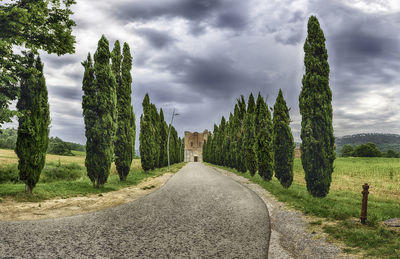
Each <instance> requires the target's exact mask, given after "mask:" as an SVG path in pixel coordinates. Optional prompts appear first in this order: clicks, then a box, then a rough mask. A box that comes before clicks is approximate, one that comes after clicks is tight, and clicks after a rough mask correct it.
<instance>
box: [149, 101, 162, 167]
mask: <svg viewBox="0 0 400 259" xmlns="http://www.w3.org/2000/svg"><path fill="white" fill-rule="evenodd" d="M151 123H152V125H153V127H154V135H153V145H154V146H153V148H154V168H159V167H161V165H160V154H161V137H160V128H161V123H160V115H159V114H158V110H157V108H156V106H155V105H154V104H151ZM154 168H153V169H154Z"/></svg>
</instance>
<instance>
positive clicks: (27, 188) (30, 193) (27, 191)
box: [25, 184, 33, 195]
mask: <svg viewBox="0 0 400 259" xmlns="http://www.w3.org/2000/svg"><path fill="white" fill-rule="evenodd" d="M32 190H33V189H32V188H31V187H30V186H29V185H27V184H26V185H25V192H26V193H27V194H29V195H32Z"/></svg>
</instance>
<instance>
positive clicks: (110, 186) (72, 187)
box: [0, 149, 185, 202]
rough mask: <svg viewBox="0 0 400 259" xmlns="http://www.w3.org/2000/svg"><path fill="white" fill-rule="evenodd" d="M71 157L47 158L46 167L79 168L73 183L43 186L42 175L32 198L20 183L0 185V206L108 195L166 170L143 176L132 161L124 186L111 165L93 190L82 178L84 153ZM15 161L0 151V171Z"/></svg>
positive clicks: (12, 155) (174, 168)
mask: <svg viewBox="0 0 400 259" xmlns="http://www.w3.org/2000/svg"><path fill="white" fill-rule="evenodd" d="M74 153H75V156H57V155H47V156H46V165H47V166H56V165H61V166H63V165H65V166H68V165H71V164H72V165H78V166H80V167H81V170H82V171H81V172H80V173H81V174H80V175H81V177H79V179H77V180H74V181H54V182H45V183H44V182H43V179H42V178H43V176H44V174H43V172H42V174H41V180H39V182H38V184H37V185H36V187H35V188H34V190H33V192H34V195H33V196H29V195H26V194H25V184H23V183H17V184H14V183H3V184H0V202H1V198H5V197H12V198H14V199H15V200H16V201H40V200H46V199H51V198H55V197H61V198H68V197H74V196H81V195H88V194H96V193H103V192H109V191H115V190H119V189H121V188H124V187H127V186H131V185H136V184H138V183H140V182H141V181H142V180H144V179H146V178H148V177H157V176H160V175H162V174H164V173H166V172H167V168H165V167H164V168H160V169H156V170H153V171H149V172H147V173H145V172H144V171H143V170H142V168H141V165H140V159H134V160H133V162H132V166H131V171H130V173H129V175H128V178H127V180H126V182H120V180H119V176H118V174H117V172H116V169H115V165H114V164H112V167H111V172H110V177H109V178H108V182H107V183H106V184H105V185H104V188H101V189H96V188H93V185H92V183H91V182H90V180H89V178H88V177H87V176H86V170H85V167H84V166H85V153H84V152H78V151H77V152H74ZM17 163H18V159H17V156H16V155H15V153H14V151H13V150H6V149H0V167H4V166H7V165H10V164H17ZM184 164H185V163H179V164H174V165H172V166H171V172H172V173H175V172H177V171H178V170H179V169H180V168H182V167H183V165H184Z"/></svg>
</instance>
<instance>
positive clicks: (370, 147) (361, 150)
mask: <svg viewBox="0 0 400 259" xmlns="http://www.w3.org/2000/svg"><path fill="white" fill-rule="evenodd" d="M354 156H357V157H380V156H382V153H381V151H380V150H379V149H378V147H377V146H376V145H375V144H374V143H367V144H361V145H359V146H356V148H355V149H354Z"/></svg>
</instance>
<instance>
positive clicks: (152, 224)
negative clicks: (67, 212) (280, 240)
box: [0, 163, 270, 258]
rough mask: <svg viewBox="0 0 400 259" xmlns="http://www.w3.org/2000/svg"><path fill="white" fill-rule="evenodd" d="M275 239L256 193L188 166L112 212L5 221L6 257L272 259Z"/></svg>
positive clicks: (0, 250) (1, 233)
mask: <svg viewBox="0 0 400 259" xmlns="http://www.w3.org/2000/svg"><path fill="white" fill-rule="evenodd" d="M269 237H270V228H269V216H268V211H267V208H266V206H265V204H264V202H263V201H262V200H261V199H260V198H259V197H258V196H257V195H256V194H255V193H254V192H252V191H250V190H249V189H247V188H246V187H244V186H242V185H240V184H239V183H237V182H235V181H233V180H232V179H230V178H229V177H227V176H224V175H222V174H220V173H218V172H217V171H215V170H213V169H211V168H209V167H207V166H205V165H203V164H201V163H189V164H187V165H186V166H185V167H184V168H182V169H181V170H180V171H179V172H178V173H176V174H175V175H174V176H173V177H172V178H171V179H170V180H169V181H168V182H167V183H166V184H165V185H164V186H163V187H161V188H160V189H159V190H157V191H155V192H153V193H151V194H150V195H148V196H146V197H144V198H142V199H140V200H137V201H134V202H131V203H127V204H124V205H121V206H118V207H115V208H112V209H107V210H104V211H99V212H95V213H89V214H84V215H79V216H73V217H64V218H57V219H47V220H39V221H20V222H0V257H16V258H56V257H61V258H110V257H112V258H116V257H118V258H121V257H122V258H124V257H125V258H177V257H179V258H182V257H183V258H188V257H189V258H215V257H222V258H266V257H267V254H268V243H269Z"/></svg>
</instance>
